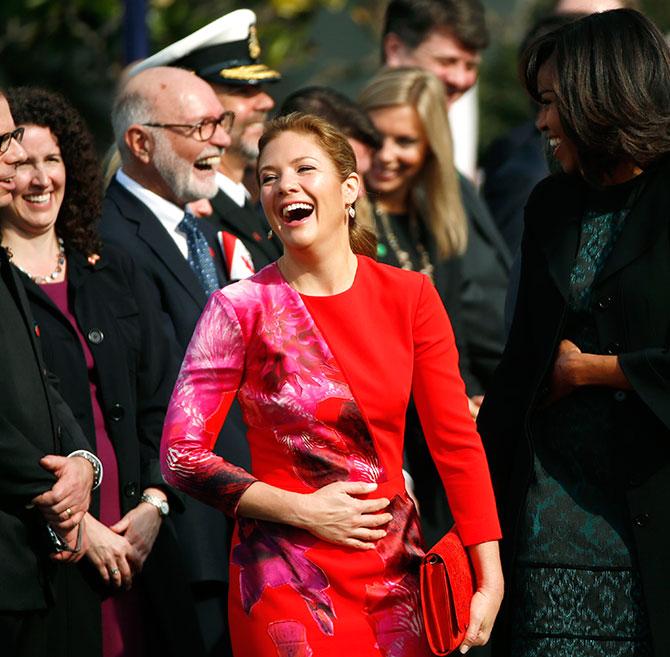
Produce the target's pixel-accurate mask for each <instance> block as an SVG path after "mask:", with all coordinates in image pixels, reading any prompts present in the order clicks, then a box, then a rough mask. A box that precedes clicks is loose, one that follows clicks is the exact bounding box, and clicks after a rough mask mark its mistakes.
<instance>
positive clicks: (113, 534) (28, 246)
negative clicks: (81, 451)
mask: <svg viewBox="0 0 670 657" xmlns="http://www.w3.org/2000/svg"><path fill="white" fill-rule="evenodd" d="M8 99H9V103H10V106H11V109H12V113H13V115H14V117H15V119H16V122H17V125H20V126H22V127H23V128H24V144H25V148H24V150H25V151H26V159H25V160H24V161H23V162H21V163H20V164H19V165H18V167H17V172H16V177H15V189H14V190H13V193H12V196H13V199H12V203H11V204H10V205H9V206H7V207H5V208H2V210H1V211H0V235H1V238H2V246H3V247H4V248H5V249H6V251H7V254H8V256H9V259H10V261H11V262H12V264H13V265H14V266H15V267H16V268H17V269H18V270H19V271H20V272H21V273H22V276H21V278H22V279H23V282H24V286H25V289H26V292H27V295H28V299H29V301H30V305H31V309H32V312H33V315H34V317H35V319H36V321H37V325H36V331H39V334H40V336H41V343H42V348H43V352H44V360H45V364H46V366H47V369H48V370H49V371H50V372H51V373H52V374H53V375H55V377H56V378H57V379H58V382H59V383H58V386H59V391H60V393H61V395H62V396H63V397H64V399H65V401H66V402H67V403H68V405H69V406H70V408H71V409H72V410H73V412H74V415H75V417H76V418H77V420H78V421H79V423H80V425H81V427H82V429H83V431H84V433H85V434H86V436H87V437H88V439H89V441H90V443H91V445H92V446H93V447H94V449H95V451H96V452H97V454H98V456H99V457H100V459H101V460H102V462H103V465H104V472H105V476H104V478H103V482H102V484H101V486H100V489H99V497H98V498H97V499H94V502H93V504H92V505H91V511H90V513H89V514H87V515H86V516H85V517H84V521H83V522H84V523H85V530H86V535H87V538H88V544H87V546H86V548H85V550H86V552H85V558H84V559H82V560H81V561H80V563H79V564H78V565H73V566H70V565H66V564H62V567H59V569H58V570H59V572H61V573H62V575H61V581H60V585H58V584H57V588H56V595H57V596H58V595H60V596H67V597H68V604H70V605H73V606H74V607H75V608H76V609H77V610H78V611H79V615H80V618H81V619H82V628H84V629H82V631H81V632H79V631H77V632H76V634H77V636H76V638H74V637H73V643H75V644H79V645H78V646H77V650H78V652H75V653H72V654H76V655H82V657H83V656H86V657H95V656H96V655H100V654H102V655H104V656H105V657H106V656H107V655H109V656H112V655H133V656H135V655H137V656H144V655H148V654H154V653H153V650H154V649H155V648H156V647H158V646H160V648H158V649H159V650H160V654H161V655H179V654H184V653H185V652H186V651H189V653H190V652H192V649H193V645H194V640H193V637H194V636H195V637H196V638H197V634H198V632H197V630H196V622H195V617H194V616H193V615H192V609H189V608H188V606H187V601H188V600H189V594H188V588H187V585H186V581H185V579H184V577H182V576H181V569H180V560H179V552H178V548H177V545H176V543H175V542H174V538H173V533H172V532H171V531H169V530H168V528H167V527H166V523H169V519H167V518H166V516H167V514H168V512H169V506H168V497H169V495H170V492H169V490H168V488H167V487H166V486H165V484H164V482H163V480H162V478H161V475H160V471H159V466H158V444H159V440H160V432H161V427H162V423H163V416H164V413H165V408H166V406H167V402H168V399H169V395H170V391H171V389H172V385H173V383H174V379H175V377H176V367H177V364H178V361H177V357H176V354H175V351H174V350H173V346H172V337H171V336H170V335H168V334H167V333H166V332H165V327H164V325H163V324H162V323H161V322H160V319H159V318H158V317H157V316H156V315H155V313H152V312H151V307H152V305H153V303H154V302H153V300H152V299H151V298H150V291H149V288H148V286H145V284H144V280H143V278H142V275H141V274H140V273H139V272H137V271H136V269H135V268H134V266H133V264H132V261H131V260H130V259H129V258H127V257H126V256H125V254H123V253H120V252H118V251H115V250H113V249H112V248H111V247H104V248H103V247H102V245H101V242H100V239H99V238H98V235H97V233H96V229H95V222H96V220H97V218H98V216H99V214H100V209H101V201H102V182H101V174H100V168H99V165H98V161H97V157H96V154H95V150H94V147H93V141H92V139H91V136H90V134H89V132H88V130H87V128H86V127H85V125H84V123H83V121H82V119H81V117H80V116H79V114H78V113H77V111H76V110H75V109H74V108H73V107H72V106H71V105H70V104H69V103H68V102H67V101H66V100H65V99H64V98H63V97H62V96H60V95H59V94H56V93H53V92H50V91H45V90H41V89H32V88H19V89H15V90H13V91H11V92H10V93H9V94H8ZM166 570H169V571H170V578H169V580H168V578H166V577H165V575H164V573H165V571H166ZM140 571H142V572H141V573H140ZM167 600H170V604H171V612H170V613H175V615H174V617H173V618H170V616H169V615H167V609H168V608H167V606H166V601H167ZM174 601H180V602H181V603H182V604H181V606H182V608H180V609H178V610H175V609H173V608H172V605H173V602H174ZM159 619H160V621H162V625H160V624H157V623H155V622H152V621H157V620H159ZM149 628H152V629H154V630H156V631H154V632H152V633H150V629H149ZM154 635H155V636H154ZM150 645H151V646H152V648H151V650H152V652H151V653H149V651H148V649H147V647H148V646H150ZM197 650H198V646H197V645H196V653H197ZM69 654H70V653H69Z"/></svg>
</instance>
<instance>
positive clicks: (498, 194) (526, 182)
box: [482, 121, 549, 254]
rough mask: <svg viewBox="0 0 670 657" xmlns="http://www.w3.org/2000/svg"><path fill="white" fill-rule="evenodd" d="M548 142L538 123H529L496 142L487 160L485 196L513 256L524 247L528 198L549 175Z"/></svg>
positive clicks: (491, 146) (512, 130) (489, 150)
mask: <svg viewBox="0 0 670 657" xmlns="http://www.w3.org/2000/svg"><path fill="white" fill-rule="evenodd" d="M544 141H545V139H544V137H542V135H541V134H540V131H539V130H538V129H537V128H536V127H535V123H534V122H533V121H526V122H525V123H522V124H520V125H518V126H515V127H514V128H512V129H511V130H510V131H509V132H508V133H507V134H505V135H503V136H502V137H500V138H498V139H496V140H495V141H494V142H493V143H492V144H491V145H490V146H489V148H488V150H487V151H486V155H485V156H484V166H483V168H484V184H483V185H482V195H483V197H484V200H485V201H486V204H487V205H488V207H489V209H490V210H491V215H492V216H493V220H494V221H495V224H496V226H497V227H498V230H499V231H500V234H501V235H502V236H503V238H504V240H505V242H506V244H507V247H508V248H509V250H510V253H512V254H516V252H517V251H518V250H519V248H520V247H521V234H522V233H523V211H524V208H525V207H526V203H528V197H529V196H530V193H531V192H532V191H533V188H534V187H535V185H537V184H538V183H539V182H540V181H541V180H542V179H543V178H546V177H547V176H548V175H549V166H548V165H547V159H546V157H545V155H544Z"/></svg>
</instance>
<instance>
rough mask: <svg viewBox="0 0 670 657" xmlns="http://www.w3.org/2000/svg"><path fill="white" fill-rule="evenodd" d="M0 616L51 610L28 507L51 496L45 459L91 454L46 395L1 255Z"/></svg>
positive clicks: (28, 319) (40, 526) (43, 556)
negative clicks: (40, 497)
mask: <svg viewBox="0 0 670 657" xmlns="http://www.w3.org/2000/svg"><path fill="white" fill-rule="evenodd" d="M0 317H1V318H2V319H1V320H0V582H1V585H0V612H3V611H27V610H36V609H45V608H46V607H47V606H48V605H49V604H50V603H51V593H50V580H51V576H52V574H53V570H54V567H55V566H54V564H53V563H52V562H50V561H49V559H48V554H49V543H48V541H47V540H46V533H45V529H46V526H45V523H44V521H43V520H42V517H41V515H40V514H39V513H38V512H37V511H36V510H34V509H33V510H29V509H26V505H27V504H28V503H29V502H30V500H31V499H32V498H33V497H35V496H36V495H39V494H41V493H44V492H45V491H47V490H49V489H50V488H51V487H52V486H53V484H54V483H55V478H54V476H53V475H51V474H50V473H48V472H47V471H46V470H44V469H43V468H42V467H40V465H39V460H40V459H41V458H42V457H43V456H44V455H46V454H63V455H67V454H69V453H70V452H72V451H74V450H75V449H90V446H89V445H88V443H87V442H86V439H85V438H84V435H83V434H82V432H81V430H80V429H79V427H78V425H77V423H76V422H75V420H74V418H73V417H72V415H71V413H70V412H69V410H68V409H67V407H66V406H65V404H64V403H63V402H62V400H61V399H60V398H59V397H58V395H56V394H55V393H54V392H53V391H52V390H51V389H50V387H49V385H48V383H47V378H46V371H45V368H44V365H43V363H42V357H41V354H40V346H39V339H38V336H37V333H38V331H37V330H36V324H35V321H34V320H33V318H32V315H31V313H30V308H29V306H28V302H27V299H26V296H25V293H24V290H23V287H22V286H21V284H20V282H19V280H18V277H17V275H16V272H15V271H14V269H13V267H11V266H10V265H9V263H8V262H7V258H6V254H5V251H4V249H0Z"/></svg>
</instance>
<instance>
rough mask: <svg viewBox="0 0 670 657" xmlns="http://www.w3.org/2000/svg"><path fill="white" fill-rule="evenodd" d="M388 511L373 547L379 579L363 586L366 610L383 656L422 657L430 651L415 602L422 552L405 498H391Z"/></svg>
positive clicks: (411, 506) (414, 517)
mask: <svg viewBox="0 0 670 657" xmlns="http://www.w3.org/2000/svg"><path fill="white" fill-rule="evenodd" d="M388 511H389V513H391V515H392V516H393V520H392V521H391V522H390V523H389V525H388V527H387V532H388V533H387V535H386V536H385V537H384V538H383V539H382V540H381V541H379V544H378V548H377V551H378V553H379V555H380V556H381V558H382V560H383V561H384V574H383V579H382V580H380V581H378V582H375V583H374V584H372V585H371V586H368V587H367V599H366V610H367V612H368V614H369V621H370V624H371V625H372V627H373V629H374V633H375V636H376V637H377V645H378V647H379V649H380V651H381V653H382V655H383V656H384V657H424V656H425V655H428V654H430V650H429V648H428V644H427V642H426V638H425V633H424V629H423V617H422V616H421V604H420V600H419V577H418V573H419V564H420V561H421V559H422V558H423V556H424V550H423V540H422V537H421V530H420V528H419V522H418V517H417V514H416V509H415V507H414V504H413V503H412V501H411V500H410V499H409V498H408V497H407V496H406V495H405V496H400V495H396V496H395V497H393V499H392V500H391V504H390V505H389V508H388Z"/></svg>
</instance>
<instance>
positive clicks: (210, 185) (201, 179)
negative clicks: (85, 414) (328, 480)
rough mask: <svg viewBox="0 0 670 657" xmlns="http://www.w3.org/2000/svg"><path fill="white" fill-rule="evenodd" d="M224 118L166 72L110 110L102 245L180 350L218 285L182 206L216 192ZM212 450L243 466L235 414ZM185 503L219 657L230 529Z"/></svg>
mask: <svg viewBox="0 0 670 657" xmlns="http://www.w3.org/2000/svg"><path fill="white" fill-rule="evenodd" d="M233 120H234V115H233V114H232V113H231V112H227V111H224V109H223V107H222V106H221V103H220V102H219V101H218V99H217V97H216V95H215V93H214V91H212V88H211V87H210V85H209V84H207V83H206V82H205V81H204V80H202V79H201V78H199V77H197V76H196V75H194V74H193V73H190V72H188V71H185V70H183V69H178V68H169V67H156V68H151V69H148V70H146V71H142V72H140V73H137V74H136V75H134V76H133V77H130V78H129V79H128V80H127V81H126V83H125V84H124V86H123V87H122V88H121V89H120V91H119V93H118V95H117V98H116V100H115V102H114V107H113V109H112V124H113V127H114V135H115V140H116V145H117V148H118V149H119V153H120V156H121V168H120V169H119V170H118V171H117V173H116V175H115V177H114V179H113V180H112V181H111V183H110V185H109V187H108V188H107V192H106V195H105V200H104V204H103V214H102V219H101V223H100V230H101V234H102V237H103V241H104V242H107V243H113V244H115V245H117V246H119V247H121V248H123V249H124V250H125V251H126V252H127V253H128V254H130V256H131V257H132V258H133V259H134V261H135V263H136V264H137V266H138V267H139V268H140V269H142V270H144V272H145V273H146V274H147V275H148V277H149V279H150V280H151V282H152V283H153V288H154V291H155V299H156V308H155V310H156V313H158V314H162V315H163V316H164V317H165V318H166V321H169V322H170V323H171V325H172V328H173V329H174V334H175V335H176V338H177V341H178V343H179V345H180V347H181V350H182V353H183V351H185V349H186V346H187V345H188V342H189V340H190V338H191V334H192V332H193V329H194V328H195V325H196V322H197V321H198V318H199V317H200V314H201V312H202V310H203V308H204V307H205V304H206V302H207V299H208V297H209V294H210V293H211V292H212V291H213V290H214V289H216V288H218V287H220V285H221V284H222V283H223V282H224V281H225V280H226V276H225V274H224V271H223V263H222V261H221V260H217V258H218V257H219V254H220V250H219V249H215V248H214V246H215V241H216V235H215V234H214V231H213V229H212V228H211V227H210V226H208V225H207V224H205V223H204V222H203V221H202V220H198V219H195V218H194V217H193V216H192V215H191V214H190V213H188V212H186V211H185V209H186V204H187V203H190V202H192V201H195V200H197V199H201V198H212V197H213V196H214V195H215V194H216V193H217V191H218V186H217V184H216V170H217V168H218V167H219V165H220V162H221V155H222V154H223V152H224V151H225V149H226V148H227V147H228V146H229V145H230V134H229V133H230V129H231V127H232V125H233ZM132 310H133V309H132V307H131V306H130V302H129V307H128V308H121V309H119V317H123V316H124V313H132ZM120 321H121V322H122V321H123V320H120ZM217 451H218V453H219V454H220V455H221V456H224V457H225V458H226V459H228V460H229V461H232V462H233V463H237V464H238V465H241V466H246V467H249V455H248V448H247V446H246V440H245V429H244V425H243V422H242V417H241V412H240V410H239V407H235V406H234V407H233V409H232V414H231V415H229V416H228V419H227V420H226V424H225V425H224V427H223V430H222V436H221V439H220V440H219V441H218V443H217ZM139 490H140V489H139V488H138V487H137V486H133V485H131V482H128V483H126V484H124V483H123V482H122V492H123V494H124V495H128V496H131V497H132V496H136V495H137V494H138V491H139ZM184 505H185V507H186V508H185V512H184V513H183V514H180V515H177V516H176V517H175V519H174V522H175V525H176V527H177V532H178V535H179V539H180V542H181V544H182V547H183V550H184V552H185V554H186V557H187V565H188V567H189V575H190V580H191V585H192V591H193V594H194V597H195V600H196V605H197V610H198V616H199V619H200V624H201V629H202V632H203V638H204V640H205V643H206V646H207V649H208V653H207V654H208V655H228V654H229V652H228V651H229V648H228V646H227V643H228V639H227V625H226V599H227V581H228V572H227V559H226V555H227V551H228V539H229V530H230V527H229V526H228V523H227V521H226V518H225V517H224V515H223V514H221V513H220V512H218V511H216V510H215V509H213V508H210V507H207V506H205V505H204V504H201V503H200V502H197V501H195V500H193V499H191V498H186V499H184ZM165 576H166V577H169V576H170V574H169V573H165Z"/></svg>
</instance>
